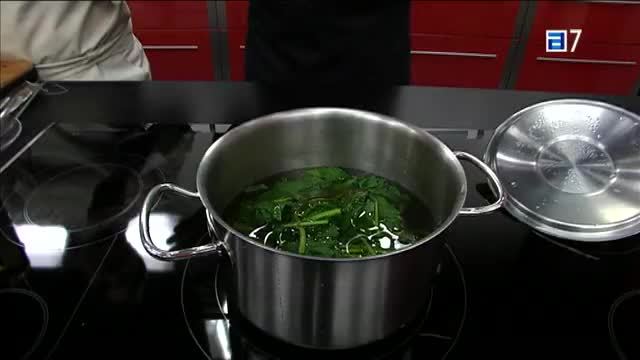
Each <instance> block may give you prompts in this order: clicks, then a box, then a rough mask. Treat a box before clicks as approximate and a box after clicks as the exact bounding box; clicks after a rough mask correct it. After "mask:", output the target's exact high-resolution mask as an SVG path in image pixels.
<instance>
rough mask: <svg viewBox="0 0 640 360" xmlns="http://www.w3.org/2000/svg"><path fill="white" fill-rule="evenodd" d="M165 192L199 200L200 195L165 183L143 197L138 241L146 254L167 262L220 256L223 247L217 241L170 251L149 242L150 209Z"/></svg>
mask: <svg viewBox="0 0 640 360" xmlns="http://www.w3.org/2000/svg"><path fill="white" fill-rule="evenodd" d="M167 191H171V192H174V193H176V194H178V195H182V196H185V197H191V198H196V199H200V195H198V193H197V192H191V191H188V190H185V189H183V188H181V187H178V186H176V185H174V184H169V183H165V184H159V185H156V186H154V187H153V188H152V189H151V190H150V191H149V193H148V194H147V196H146V197H145V199H144V202H143V203H142V210H141V211H140V239H142V245H143V246H144V248H145V250H147V252H148V253H149V254H151V256H153V257H154V258H156V259H160V260H169V261H176V260H185V259H188V258H192V257H195V256H202V255H210V254H217V255H222V254H223V253H224V246H223V245H222V243H221V242H217V241H216V242H212V243H209V244H207V245H201V246H196V247H192V248H188V249H182V250H171V251H168V250H162V249H160V248H158V247H157V246H156V245H155V244H154V243H153V240H151V231H150V228H149V216H150V215H151V208H152V207H153V206H154V205H155V203H156V202H157V200H158V199H159V198H160V196H161V195H162V193H164V192H167Z"/></svg>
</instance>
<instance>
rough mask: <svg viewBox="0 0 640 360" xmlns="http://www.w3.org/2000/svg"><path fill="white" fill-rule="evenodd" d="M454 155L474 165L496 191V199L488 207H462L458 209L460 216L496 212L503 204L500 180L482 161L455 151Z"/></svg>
mask: <svg viewBox="0 0 640 360" xmlns="http://www.w3.org/2000/svg"><path fill="white" fill-rule="evenodd" d="M454 154H455V155H456V157H457V158H458V159H460V160H467V161H469V162H470V163H472V164H473V165H475V166H476V167H477V168H478V169H480V170H481V171H482V172H483V173H485V175H487V177H488V178H489V179H490V180H491V182H492V183H493V188H494V189H495V190H496V193H497V197H498V199H497V200H496V201H495V202H494V203H492V204H489V205H485V206H479V207H463V208H462V209H460V214H462V215H480V214H486V213H490V212H492V211H495V210H498V209H499V208H500V207H501V206H502V203H503V202H504V190H503V189H502V185H501V184H500V180H499V179H498V176H497V175H496V173H495V172H493V170H491V168H490V167H489V165H487V164H485V163H484V162H483V161H482V160H480V159H478V158H477V157H475V156H473V155H471V154H469V153H466V152H464V151H455V152H454Z"/></svg>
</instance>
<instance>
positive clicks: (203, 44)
mask: <svg viewBox="0 0 640 360" xmlns="http://www.w3.org/2000/svg"><path fill="white" fill-rule="evenodd" d="M136 36H137V37H138V39H140V42H142V45H143V47H144V48H145V53H146V54H147V57H148V58H149V62H150V64H151V75H152V77H153V79H154V80H213V79H214V72H213V59H212V55H211V39H210V34H209V30H138V31H136Z"/></svg>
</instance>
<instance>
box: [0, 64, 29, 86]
mask: <svg viewBox="0 0 640 360" xmlns="http://www.w3.org/2000/svg"><path fill="white" fill-rule="evenodd" d="M32 67H33V65H32V64H31V62H30V61H27V60H0V88H4V87H5V86H9V85H11V84H12V83H14V82H15V81H16V80H18V79H20V78H21V77H22V76H23V75H24V74H26V73H28V72H29V71H30V70H31V68H32Z"/></svg>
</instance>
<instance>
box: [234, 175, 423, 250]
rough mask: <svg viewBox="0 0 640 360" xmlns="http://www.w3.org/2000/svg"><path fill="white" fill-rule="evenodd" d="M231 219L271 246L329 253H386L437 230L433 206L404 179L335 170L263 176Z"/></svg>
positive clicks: (238, 203)
mask: <svg viewBox="0 0 640 360" xmlns="http://www.w3.org/2000/svg"><path fill="white" fill-rule="evenodd" d="M224 218H225V220H226V221H227V223H229V224H230V225H231V226H232V227H233V228H235V229H236V230H238V231H240V232H242V233H244V234H245V235H248V236H249V237H251V238H253V239H256V240H257V241H260V242H262V243H264V244H266V245H268V246H271V247H274V248H277V249H281V250H285V251H290V252H295V253H299V254H304V255H313V256H324V257H363V256H373V255H379V254H384V253H387V252H390V251H393V250H397V249H401V248H403V247H406V246H409V245H411V244H413V243H415V242H416V241H419V240H420V239H421V238H423V237H425V236H426V235H427V234H429V233H430V232H431V231H432V230H433V229H434V228H435V222H434V219H433V217H432V216H431V213H430V212H429V210H428V209H427V207H426V206H425V205H424V204H423V203H422V202H421V201H419V200H418V199H417V198H416V197H415V196H413V195H412V194H411V193H410V192H409V191H407V190H406V189H404V188H403V187H402V186H400V185H399V184H397V183H394V182H391V181H388V180H386V179H383V178H381V177H378V176H374V175H372V174H367V173H363V172H361V171H353V170H346V169H342V168H329V167H322V168H313V169H300V170H294V171H288V172H284V173H279V174H277V175H275V176H271V177H269V178H267V179H264V180H262V181H259V182H257V183H256V184H253V185H251V186H249V187H247V188H246V189H245V191H244V192H242V193H241V194H240V195H239V196H238V197H236V198H235V199H234V200H233V201H232V202H231V204H230V205H229V206H228V207H227V209H226V211H225V213H224Z"/></svg>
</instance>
